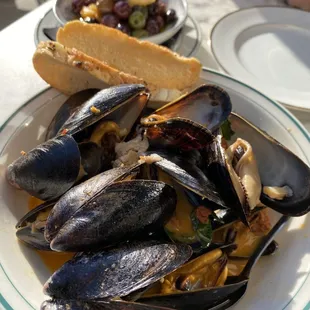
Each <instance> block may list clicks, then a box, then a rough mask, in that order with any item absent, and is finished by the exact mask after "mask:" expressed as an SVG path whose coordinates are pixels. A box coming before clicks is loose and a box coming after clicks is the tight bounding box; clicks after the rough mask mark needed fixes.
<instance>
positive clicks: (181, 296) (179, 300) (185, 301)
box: [138, 280, 248, 310]
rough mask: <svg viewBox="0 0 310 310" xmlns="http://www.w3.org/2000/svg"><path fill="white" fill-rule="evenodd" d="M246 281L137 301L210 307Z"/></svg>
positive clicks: (176, 306) (199, 309) (199, 308)
mask: <svg viewBox="0 0 310 310" xmlns="http://www.w3.org/2000/svg"><path fill="white" fill-rule="evenodd" d="M247 282H248V280H243V281H241V282H239V283H235V284H231V285H225V286H223V287H214V288H210V289H201V290H197V291H192V292H182V293H175V294H169V295H154V296H150V297H143V298H140V299H138V302H140V303H143V304H148V305H154V306H160V307H168V308H173V309H177V310H188V309H197V310H204V309H210V308H212V307H214V306H215V305H217V304H220V303H222V302H224V301H225V300H227V298H228V297H229V296H231V295H233V294H234V293H236V292H237V291H238V290H239V289H240V288H242V287H243V286H245V285H246V284H247Z"/></svg>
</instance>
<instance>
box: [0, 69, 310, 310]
mask: <svg viewBox="0 0 310 310" xmlns="http://www.w3.org/2000/svg"><path fill="white" fill-rule="evenodd" d="M201 83H212V84H217V85H219V86H221V87H223V88H224V89H225V90H226V91H228V93H229V95H230V96H231V100H232V103H233V110H234V111H235V112H237V113H239V114H241V115H242V116H244V117H245V118H247V119H248V120H249V121H251V122H252V123H254V124H255V125H256V126H258V127H260V128H261V129H263V130H265V131H266V132H268V133H269V134H270V135H272V136H273V137H275V138H276V139H278V140H279V141H280V142H282V143H283V144H284V145H285V146H287V147H288V148H289V149H290V150H292V151H293V152H295V153H296V154H297V155H299V156H300V158H301V159H302V160H304V161H305V162H306V163H307V164H309V163H310V151H309V136H308V134H307V132H306V130H305V129H304V128H303V126H302V125H301V124H300V123H299V122H298V121H297V120H296V118H294V116H292V115H291V114H290V113H289V112H288V111H287V110H286V109H284V108H283V107H281V106H280V105H278V104H277V103H275V102H274V101H272V100H270V99H269V98H267V97H265V96H264V95H262V94H261V93H259V92H257V91H256V90H254V89H252V88H250V87H248V86H247V85H244V84H242V83H240V82H238V81H236V80H234V79H232V78H230V77H228V76H225V75H222V74H220V73H217V72H215V71H210V70H206V69H204V71H203V73H202V75H201ZM66 98H67V97H66V96H64V95H62V94H59V93H58V92H57V91H56V90H55V89H48V90H47V91H44V92H42V93H40V94H38V95H37V96H36V97H35V98H33V99H32V100H30V101H28V102H27V103H25V104H24V105H22V106H21V108H20V109H19V110H18V111H16V113H14V115H12V117H10V119H9V120H8V121H7V122H6V123H5V124H4V125H3V127H2V128H1V135H0V227H1V229H0V249H1V251H0V309H1V305H2V308H3V309H7V310H11V309H14V310H28V309H39V308H40V304H41V303H42V301H43V300H44V299H47V296H44V295H43V292H42V286H43V284H44V283H45V281H46V280H47V279H48V277H49V276H50V271H49V270H48V269H47V268H46V266H45V265H44V263H43V262H42V261H41V260H40V258H39V256H38V255H37V253H36V252H35V251H33V250H31V249H29V248H27V247H26V246H24V245H23V244H20V243H19V242H18V241H17V239H16V237H15V224H16V222H17V220H18V219H19V218H21V217H22V216H23V215H24V214H25V212H26V211H27V210H28V208H27V198H28V197H29V196H28V195H27V194H26V193H25V192H23V191H18V190H16V189H14V188H13V187H12V186H10V185H9V184H8V183H7V181H6V179H5V170H6V167H7V165H8V164H9V163H11V162H12V161H13V160H14V159H16V158H17V157H19V156H20V151H21V150H24V151H26V152H27V151H28V150H30V149H31V148H33V147H34V146H36V145H38V144H39V143H40V142H42V141H43V139H44V133H45V131H46V128H47V126H48V124H49V122H50V121H51V119H52V118H53V116H54V114H55V113H56V111H57V109H58V108H59V107H60V106H61V105H62V103H63V102H64V100H65V99H66ZM266 160H268V157H267V158H266ZM274 219H275V217H273V220H274ZM302 227H303V228H302ZM309 231H310V217H309V216H303V217H301V218H294V219H292V220H291V221H290V223H289V225H288V226H286V227H285V228H284V229H283V230H282V231H281V232H280V233H279V234H278V235H277V237H276V240H277V241H278V242H279V244H280V250H279V251H278V252H277V253H276V254H275V255H273V256H270V257H263V258H261V260H260V261H259V262H258V264H257V265H256V266H255V268H254V270H253V271H252V275H251V279H250V282H249V286H248V290H247V293H246V295H245V297H244V298H243V299H242V300H241V301H240V302H239V303H238V304H237V305H236V306H235V307H234V309H251V310H261V309H273V310H280V309H281V310H282V309H283V308H285V307H286V308H285V309H298V310H300V309H303V308H304V306H305V305H306V303H307V302H308V297H309V294H308V292H309V290H310V288H309V285H308V287H307V286H306V285H304V282H305V279H306V278H307V277H308V276H309V273H310V265H309V255H310V253H309V236H308V238H306V236H307V235H308V234H309ZM309 284H310V283H309ZM302 286H304V288H303V290H304V291H306V294H305V297H304V298H303V297H299V296H300V295H297V297H295V295H296V292H298V291H300V289H301V288H302ZM301 291H302V290H301ZM286 305H287V306H286ZM292 305H294V307H293V306H292Z"/></svg>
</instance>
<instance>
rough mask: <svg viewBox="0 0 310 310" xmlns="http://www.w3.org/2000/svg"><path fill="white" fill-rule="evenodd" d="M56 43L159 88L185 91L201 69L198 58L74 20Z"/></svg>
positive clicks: (194, 81)
mask: <svg viewBox="0 0 310 310" xmlns="http://www.w3.org/2000/svg"><path fill="white" fill-rule="evenodd" d="M57 41H58V42H59V43H61V44H63V45H64V46H66V47H69V48H76V49H77V50H79V51H81V52H83V53H85V54H87V55H88V56H91V57H93V58H96V59H98V60H100V61H102V62H104V63H106V64H107V65H109V66H111V67H113V68H115V69H117V70H119V71H120V72H126V73H128V74H130V75H132V76H137V77H139V78H141V79H142V80H144V81H145V82H146V83H147V85H149V86H150V85H156V88H157V89H163V88H164V89H173V90H178V91H184V90H186V89H188V88H190V87H191V86H192V85H194V84H195V83H196V82H198V80H199V76H200V72H201V67H202V66H201V63H200V62H199V61H198V60H197V59H195V58H186V57H182V56H179V55H178V54H176V53H173V52H172V51H171V50H169V49H168V48H165V47H162V46H159V45H156V44H153V43H150V42H147V41H140V40H137V39H136V38H133V37H130V36H128V35H126V34H124V33H122V32H121V31H118V30H116V29H113V28H109V27H105V26H103V25H99V24H87V23H83V22H80V21H71V22H69V23H67V24H66V25H65V26H64V27H63V28H60V29H59V30H58V33H57Z"/></svg>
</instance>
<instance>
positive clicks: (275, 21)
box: [211, 7, 310, 109]
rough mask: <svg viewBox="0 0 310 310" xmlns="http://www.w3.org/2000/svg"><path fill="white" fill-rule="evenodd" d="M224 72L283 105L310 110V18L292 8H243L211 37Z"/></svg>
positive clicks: (218, 24) (224, 18)
mask: <svg viewBox="0 0 310 310" xmlns="http://www.w3.org/2000/svg"><path fill="white" fill-rule="evenodd" d="M211 44H212V50H213V53H214V55H215V57H216V59H217V61H218V62H219V64H220V65H221V66H222V67H223V69H224V70H225V71H226V72H228V73H229V74H231V75H232V76H233V77H235V78H238V79H240V80H242V81H244V82H246V83H247V84H249V85H251V86H253V87H255V88H256V89H259V90H260V91H262V92H263V93H265V94H267V95H268V96H270V97H271V98H273V99H275V100H278V101H279V102H281V103H284V104H287V105H289V106H291V107H295V108H299V109H310V86H309V85H310V57H309V55H310V13H308V12H305V11H301V10H298V9H293V8H286V7H257V8H250V9H243V10H240V11H237V12H234V13H231V14H229V15H226V16H225V17H223V18H222V19H221V20H220V21H219V22H218V23H217V24H216V25H215V26H214V28H213V31H212V34H211Z"/></svg>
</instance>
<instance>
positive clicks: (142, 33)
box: [132, 29, 149, 38]
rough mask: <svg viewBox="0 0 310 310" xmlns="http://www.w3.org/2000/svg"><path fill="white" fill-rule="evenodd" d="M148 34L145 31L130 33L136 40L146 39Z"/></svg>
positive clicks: (139, 30)
mask: <svg viewBox="0 0 310 310" xmlns="http://www.w3.org/2000/svg"><path fill="white" fill-rule="evenodd" d="M148 35H149V33H148V32H147V31H146V30H145V29H137V30H134V31H133V32H132V36H133V37H136V38H143V37H147V36H148Z"/></svg>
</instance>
